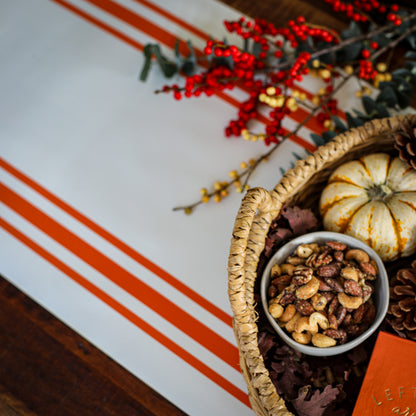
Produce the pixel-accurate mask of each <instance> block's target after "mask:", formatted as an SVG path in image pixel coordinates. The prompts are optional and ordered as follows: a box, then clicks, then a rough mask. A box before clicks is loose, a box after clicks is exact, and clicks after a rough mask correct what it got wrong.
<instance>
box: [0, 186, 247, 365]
mask: <svg viewBox="0 0 416 416" xmlns="http://www.w3.org/2000/svg"><path fill="white" fill-rule="evenodd" d="M0 201H2V202H3V203H4V204H6V205H7V206H8V207H9V208H10V209H12V210H14V211H15V212H16V213H17V214H19V215H21V216H22V217H24V218H25V219H27V220H28V221H29V222H31V223H32V224H33V225H34V226H36V227H37V228H39V229H40V230H42V231H43V232H44V233H46V234H47V235H48V236H49V237H51V238H52V239H53V240H55V241H56V242H58V243H59V244H61V245H62V246H63V247H65V248H67V249H68V250H69V251H71V252H72V253H73V254H74V255H76V256H77V257H79V258H80V259H82V260H83V261H85V262H86V263H87V264H89V265H90V266H91V267H93V268H94V269H96V270H97V271H98V272H100V273H101V274H103V275H104V276H106V277H107V278H108V279H109V280H111V281H112V282H114V283H115V284H117V285H118V286H119V287H121V288H122V289H124V290H125V291H126V292H128V293H130V294H131V295H132V296H134V297H135V298H136V299H138V300H139V301H140V302H142V303H144V304H145V305H146V306H148V307H149V308H150V309H152V310H153V311H155V312H156V313H157V314H159V315H160V316H162V317H163V318H164V319H166V320H167V321H168V322H170V323H171V324H172V325H174V326H176V327H177V328H179V329H180V330H181V331H183V332H184V333H186V334H187V335H188V336H190V337H191V338H192V339H194V340H195V341H196V342H198V343H200V344H201V345H202V346H204V347H205V348H206V349H208V350H209V351H211V352H212V353H213V354H215V355H216V356H217V357H219V358H220V359H222V360H223V361H224V362H226V363H227V364H229V365H230V366H231V367H233V368H234V369H236V370H237V371H240V366H239V363H238V361H239V359H238V350H237V348H236V347H235V346H234V345H232V344H231V343H230V342H228V341H227V340H225V339H224V338H222V337H220V336H219V335H218V334H217V333H216V332H215V331H213V330H212V329H211V328H209V327H208V326H206V325H205V324H203V323H201V322H199V321H198V320H197V319H196V318H194V317H193V316H192V315H190V314H189V313H187V312H185V311H184V310H182V309H181V308H179V307H178V306H177V305H176V304H175V303H173V302H172V301H171V300H169V299H168V298H166V297H164V296H162V295H161V294H160V293H158V292H157V291H156V290H155V289H153V288H152V287H151V286H149V285H147V284H146V283H144V282H142V281H140V280H139V279H138V278H137V277H136V276H134V275H133V274H131V273H130V272H128V271H127V270H125V269H123V268H122V267H121V266H119V265H118V264H117V263H115V262H114V261H112V260H111V259H109V258H108V257H106V256H105V255H103V254H102V253H100V252H99V251H98V250H97V249H95V248H94V247H92V246H91V245H90V244H88V243H86V242H85V241H83V240H82V239H80V238H79V237H78V236H76V235H75V234H73V233H72V232H71V231H69V230H68V229H67V228H65V227H63V226H62V225H60V224H59V223H58V222H56V221H55V220H53V219H52V218H50V217H49V216H48V215H46V214H44V213H43V212H42V211H40V210H39V209H38V208H36V207H35V206H33V205H32V204H31V203H29V202H28V201H26V200H25V199H23V198H22V197H21V196H19V195H18V194H16V193H15V192H14V191H12V190H11V189H10V188H8V187H6V186H5V185H3V184H2V183H0Z"/></svg>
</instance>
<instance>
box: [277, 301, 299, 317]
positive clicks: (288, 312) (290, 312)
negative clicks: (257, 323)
mask: <svg viewBox="0 0 416 416" xmlns="http://www.w3.org/2000/svg"><path fill="white" fill-rule="evenodd" d="M295 314H296V308H295V305H293V304H292V303H291V304H289V305H287V306H286V308H285V311H284V312H283V314H282V315H281V316H280V321H281V322H289V321H290V320H291V319H292V318H293V317H294V316H295Z"/></svg>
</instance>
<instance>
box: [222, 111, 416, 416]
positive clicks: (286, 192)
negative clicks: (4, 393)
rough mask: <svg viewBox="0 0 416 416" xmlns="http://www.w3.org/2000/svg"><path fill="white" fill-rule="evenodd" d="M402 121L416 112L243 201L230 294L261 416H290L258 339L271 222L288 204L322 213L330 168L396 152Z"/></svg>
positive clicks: (352, 137) (344, 141)
mask: <svg viewBox="0 0 416 416" xmlns="http://www.w3.org/2000/svg"><path fill="white" fill-rule="evenodd" d="M401 123H402V124H404V125H415V124H416V115H407V116H397V117H391V118H385V119H379V120H374V121H371V122H368V123H366V124H365V125H363V126H362V127H358V128H354V129H351V130H349V131H347V132H345V133H342V134H340V135H339V136H337V137H335V138H334V139H333V140H332V141H331V142H329V143H328V144H326V145H324V146H321V147H320V148H318V150H317V151H316V152H315V153H313V154H311V155H309V156H308V157H307V158H306V159H303V160H299V161H297V162H296V164H295V167H294V168H293V169H290V170H289V171H287V172H286V174H285V175H284V176H283V178H282V179H281V181H280V182H279V183H278V184H277V185H276V187H275V188H274V189H273V190H272V191H270V192H268V191H267V190H265V189H262V188H253V189H250V190H249V191H248V192H247V194H246V195H245V197H244V198H243V200H242V203H241V207H240V210H239V212H238V214H237V218H236V220H235V224H234V230H233V237H232V240H231V247H230V254H229V264H228V295H229V299H230V302H231V307H232V311H233V324H234V332H235V335H236V340H237V345H238V349H239V352H240V366H241V370H242V373H243V376H244V378H245V380H246V383H247V387H248V393H249V398H250V403H251V406H252V408H253V410H254V411H255V412H256V414H257V415H259V416H264V415H272V416H289V415H292V413H291V412H289V411H288V410H287V408H286V405H285V402H284V400H283V399H282V398H281V397H280V396H279V395H278V394H277V392H276V389H275V387H274V385H273V383H272V381H271V379H270V376H269V372H268V370H267V369H266V367H265V364H264V361H263V357H262V356H261V354H260V351H259V348H258V342H257V334H258V327H257V324H256V321H257V312H256V310H255V302H254V293H253V292H254V283H255V280H256V278H257V275H256V270H257V266H258V262H259V257H260V254H261V253H262V251H263V248H264V245H265V240H266V236H267V233H268V231H269V227H270V224H271V222H272V220H273V219H274V218H276V216H277V215H278V214H279V211H280V209H281V208H282V206H283V205H284V204H289V205H297V206H299V207H302V208H310V209H312V211H313V212H314V213H315V214H316V215H318V216H319V212H318V202H319V197H320V194H321V191H322V190H323V188H324V186H325V184H326V182H327V180H328V177H329V175H330V174H331V172H332V171H333V170H334V169H335V168H336V167H338V166H339V165H341V164H343V163H344V162H346V161H348V160H352V159H358V158H359V157H361V156H363V155H364V154H369V153H374V152H378V151H381V152H386V153H391V154H395V155H397V152H396V151H395V150H394V148H393V137H392V134H391V133H392V132H395V131H397V130H399V128H400V125H401Z"/></svg>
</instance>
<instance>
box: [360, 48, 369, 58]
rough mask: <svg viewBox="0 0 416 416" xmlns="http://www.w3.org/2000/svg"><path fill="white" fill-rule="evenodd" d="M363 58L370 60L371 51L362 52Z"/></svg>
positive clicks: (364, 50)
mask: <svg viewBox="0 0 416 416" xmlns="http://www.w3.org/2000/svg"><path fill="white" fill-rule="evenodd" d="M361 56H362V57H363V58H365V59H367V58H369V57H370V51H369V50H368V49H363V50H362V51H361Z"/></svg>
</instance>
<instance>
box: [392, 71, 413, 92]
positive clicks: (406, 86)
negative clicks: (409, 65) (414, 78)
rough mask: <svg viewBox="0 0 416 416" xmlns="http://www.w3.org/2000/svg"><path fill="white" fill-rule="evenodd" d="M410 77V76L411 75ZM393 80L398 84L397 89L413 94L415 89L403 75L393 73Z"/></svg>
mask: <svg viewBox="0 0 416 416" xmlns="http://www.w3.org/2000/svg"><path fill="white" fill-rule="evenodd" d="M409 78H410V76H409ZM393 82H394V83H395V84H396V91H397V92H400V93H404V94H411V93H412V91H413V88H412V85H411V84H410V83H409V81H408V80H407V77H406V79H405V78H402V77H401V76H398V75H394V74H393Z"/></svg>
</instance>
